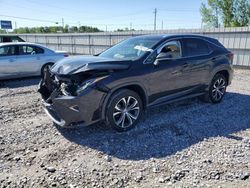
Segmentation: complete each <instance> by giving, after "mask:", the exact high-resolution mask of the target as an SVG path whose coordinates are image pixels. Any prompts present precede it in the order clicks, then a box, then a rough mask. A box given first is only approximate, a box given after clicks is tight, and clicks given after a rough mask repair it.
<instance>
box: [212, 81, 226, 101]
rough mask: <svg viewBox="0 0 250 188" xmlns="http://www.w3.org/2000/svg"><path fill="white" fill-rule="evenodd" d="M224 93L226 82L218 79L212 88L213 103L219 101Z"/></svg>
mask: <svg viewBox="0 0 250 188" xmlns="http://www.w3.org/2000/svg"><path fill="white" fill-rule="evenodd" d="M225 91H226V81H225V80H224V79H223V78H218V79H217V80H216V81H215V82H214V85H213V88H212V97H213V99H214V100H215V101H220V100H221V99H222V97H223V96H224V94H225Z"/></svg>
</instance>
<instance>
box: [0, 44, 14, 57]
mask: <svg viewBox="0 0 250 188" xmlns="http://www.w3.org/2000/svg"><path fill="white" fill-rule="evenodd" d="M10 55H15V46H3V47H0V56H10Z"/></svg>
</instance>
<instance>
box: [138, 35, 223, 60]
mask: <svg viewBox="0 0 250 188" xmlns="http://www.w3.org/2000/svg"><path fill="white" fill-rule="evenodd" d="M181 39H200V40H203V41H206V42H208V43H210V44H212V45H216V44H214V43H213V42H210V41H209V40H207V39H204V38H203V37H199V36H193V37H185V36H184V37H175V38H171V39H169V40H166V41H164V42H163V43H162V44H160V46H159V47H157V48H156V49H154V50H153V51H152V52H151V53H150V54H149V55H148V57H147V58H146V59H145V60H144V61H143V64H151V63H146V61H147V59H148V58H149V57H150V56H151V55H152V54H153V53H154V52H155V51H157V55H158V49H159V48H161V47H162V46H163V45H165V44H166V43H168V42H170V41H173V40H179V41H178V42H179V43H181V42H180V40H181ZM216 46H218V45H216ZM220 48H222V47H220ZM212 53H213V50H211V51H210V53H208V54H203V55H194V56H185V57H184V56H182V55H183V54H182V45H181V56H182V57H180V58H175V59H172V60H179V59H184V58H193V57H201V56H204V55H211V54H212ZM166 59H169V58H166ZM163 60H164V59H163Z"/></svg>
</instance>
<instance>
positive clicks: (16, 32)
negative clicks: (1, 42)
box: [15, 22, 17, 33]
mask: <svg viewBox="0 0 250 188" xmlns="http://www.w3.org/2000/svg"><path fill="white" fill-rule="evenodd" d="M15 30H16V33H17V23H16V22H15Z"/></svg>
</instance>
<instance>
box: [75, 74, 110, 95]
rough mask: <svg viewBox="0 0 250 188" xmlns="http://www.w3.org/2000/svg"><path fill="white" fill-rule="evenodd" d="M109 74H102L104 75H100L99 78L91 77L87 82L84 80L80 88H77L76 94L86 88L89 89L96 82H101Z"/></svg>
mask: <svg viewBox="0 0 250 188" xmlns="http://www.w3.org/2000/svg"><path fill="white" fill-rule="evenodd" d="M106 77H107V76H102V77H98V78H94V79H89V80H87V81H85V82H83V83H82V84H81V85H80V86H79V87H78V89H77V90H76V94H77V95H79V94H80V93H81V92H83V91H84V90H85V89H87V88H88V87H91V86H93V85H94V84H96V83H97V82H99V81H100V80H102V79H104V78H106Z"/></svg>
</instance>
